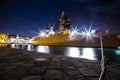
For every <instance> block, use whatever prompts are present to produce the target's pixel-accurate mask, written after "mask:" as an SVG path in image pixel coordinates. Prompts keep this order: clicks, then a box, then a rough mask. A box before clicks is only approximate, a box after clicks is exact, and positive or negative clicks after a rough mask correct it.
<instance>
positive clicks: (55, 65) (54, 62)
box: [47, 61, 61, 69]
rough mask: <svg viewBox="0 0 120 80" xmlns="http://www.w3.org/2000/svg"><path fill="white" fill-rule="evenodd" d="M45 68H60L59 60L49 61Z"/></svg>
mask: <svg viewBox="0 0 120 80" xmlns="http://www.w3.org/2000/svg"><path fill="white" fill-rule="evenodd" d="M47 68H54V69H60V68H61V65H60V61H52V62H50V64H49V65H48V67H47Z"/></svg>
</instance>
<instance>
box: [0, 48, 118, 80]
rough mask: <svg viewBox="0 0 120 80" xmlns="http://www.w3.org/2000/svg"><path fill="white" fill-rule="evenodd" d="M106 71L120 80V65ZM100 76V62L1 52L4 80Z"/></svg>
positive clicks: (0, 71)
mask: <svg viewBox="0 0 120 80" xmlns="http://www.w3.org/2000/svg"><path fill="white" fill-rule="evenodd" d="M88 54H89V53H88ZM106 68H107V73H108V76H109V79H110V80H120V76H119V75H120V64H115V63H110V64H109V65H107V67H106ZM100 72H101V67H100V62H99V61H92V60H86V59H81V58H71V57H65V56H61V55H54V54H48V53H39V52H32V51H23V50H18V49H10V48H0V80H99V76H100Z"/></svg>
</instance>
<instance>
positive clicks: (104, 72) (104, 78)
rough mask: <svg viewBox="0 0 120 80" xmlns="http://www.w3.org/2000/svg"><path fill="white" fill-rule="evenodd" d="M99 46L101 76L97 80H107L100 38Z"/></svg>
mask: <svg viewBox="0 0 120 80" xmlns="http://www.w3.org/2000/svg"><path fill="white" fill-rule="evenodd" d="M100 44H101V74H100V77H99V80H109V77H108V74H107V72H106V64H107V59H106V57H105V56H104V54H103V43H102V37H100Z"/></svg>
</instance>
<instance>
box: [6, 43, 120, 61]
mask: <svg viewBox="0 0 120 80" xmlns="http://www.w3.org/2000/svg"><path fill="white" fill-rule="evenodd" d="M8 47H10V48H16V49H24V50H27V51H36V52H42V53H50V54H57V55H64V56H68V57H77V58H85V59H89V60H100V59H101V49H100V48H86V47H68V46H33V45H16V44H11V45H8ZM104 55H105V56H107V57H108V59H109V60H110V61H112V62H120V48H119V47H118V48H104Z"/></svg>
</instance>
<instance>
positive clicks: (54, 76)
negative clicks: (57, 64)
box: [43, 70, 62, 80]
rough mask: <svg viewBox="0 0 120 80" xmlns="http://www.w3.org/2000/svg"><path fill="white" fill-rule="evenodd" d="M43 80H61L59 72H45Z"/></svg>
mask: <svg viewBox="0 0 120 80" xmlns="http://www.w3.org/2000/svg"><path fill="white" fill-rule="evenodd" d="M43 78H44V79H43V80H62V79H61V71H60V70H47V71H46V73H45V75H44V76H43Z"/></svg>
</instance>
